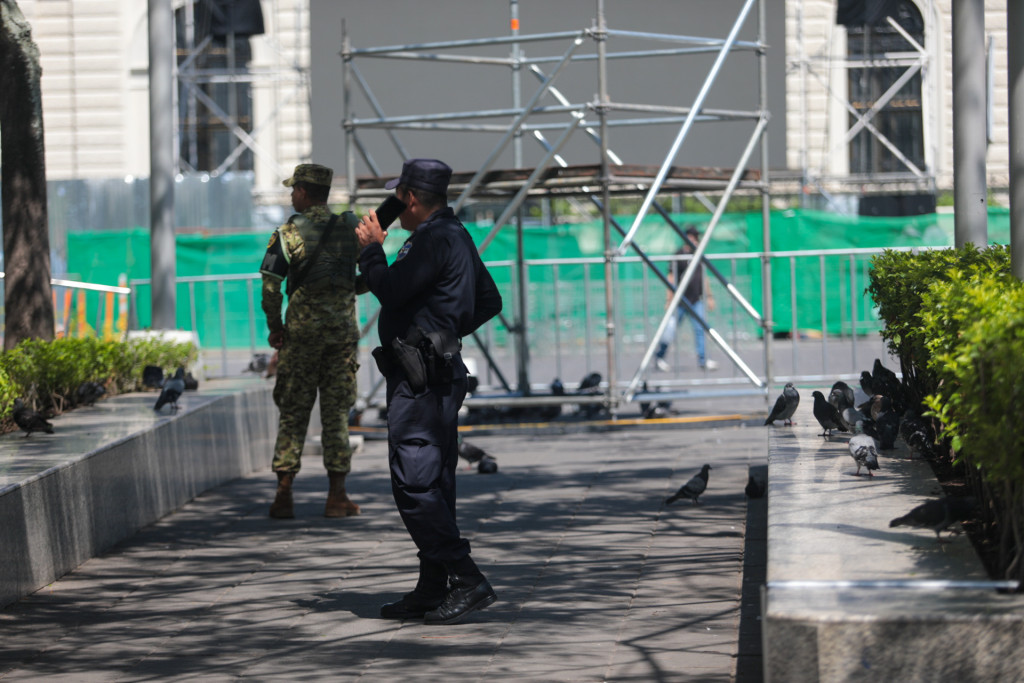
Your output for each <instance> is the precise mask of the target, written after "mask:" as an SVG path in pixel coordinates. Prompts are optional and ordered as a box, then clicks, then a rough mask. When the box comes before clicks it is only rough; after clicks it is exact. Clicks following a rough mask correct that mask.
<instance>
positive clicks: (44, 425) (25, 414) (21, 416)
mask: <svg viewBox="0 0 1024 683" xmlns="http://www.w3.org/2000/svg"><path fill="white" fill-rule="evenodd" d="M13 417H14V424H16V425H18V426H19V427H21V428H22V429H24V430H25V437H26V438H28V435H29V434H31V433H32V432H46V433H47V434H53V425H52V424H50V423H49V422H47V421H46V418H44V417H43V416H42V415H40V414H39V413H37V412H36V411H34V410H32V409H31V408H29V407H28V406H26V405H25V402H24V401H22V400H21V399H20V398H16V399H14V413H13Z"/></svg>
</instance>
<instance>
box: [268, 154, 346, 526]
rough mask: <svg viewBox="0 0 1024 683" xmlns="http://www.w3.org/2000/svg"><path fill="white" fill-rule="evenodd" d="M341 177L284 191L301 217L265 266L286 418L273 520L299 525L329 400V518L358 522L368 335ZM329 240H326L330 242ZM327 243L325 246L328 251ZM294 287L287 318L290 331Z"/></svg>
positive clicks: (277, 453) (308, 180) (301, 178)
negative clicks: (354, 427)
mask: <svg viewBox="0 0 1024 683" xmlns="http://www.w3.org/2000/svg"><path fill="white" fill-rule="evenodd" d="M333 175H334V172H333V171H332V170H331V169H330V168H327V167H326V166H320V165H319V164H300V165H298V166H296V167H295V172H294V173H293V174H292V177H291V178H288V179H287V180H285V181H284V185H285V187H290V188H292V194H291V200H292V207H293V208H294V209H295V211H297V212H298V213H296V214H295V215H293V216H292V217H291V218H289V219H288V222H287V223H285V224H284V225H282V226H281V227H279V228H278V229H277V230H276V231H274V234H273V235H271V236H270V242H269V244H268V245H267V252H266V255H265V256H264V259H263V263H262V265H261V266H260V273H261V274H262V276H263V297H262V306H263V312H264V313H265V314H266V316H267V327H268V328H269V329H270V337H269V338H268V341H269V342H270V345H271V346H272V347H273V348H275V349H278V354H279V360H278V368H277V380H276V382H277V383H276V384H275V385H274V403H276V404H277V407H278V409H279V410H280V423H279V425H278V433H277V443H276V445H275V446H274V460H273V470H274V471H275V472H276V473H277V479H278V487H277V495H276V497H275V498H274V502H273V504H272V505H271V506H270V516H271V517H276V518H292V517H294V516H295V513H294V510H293V504H292V482H293V480H294V479H295V475H296V474H297V473H298V471H299V468H300V466H301V458H302V446H303V443H304V442H305V440H306V429H307V427H308V425H309V415H310V412H311V411H312V409H313V404H314V403H315V401H316V398H317V392H318V391H319V393H320V422H321V424H322V426H323V431H322V444H323V451H324V467H325V468H326V469H327V474H328V477H329V479H330V489H329V492H328V496H327V504H326V506H325V508H324V516H326V517H348V516H351V515H358V514H359V506H358V505H356V504H355V503H353V502H352V501H351V500H349V498H348V495H347V494H346V492H345V476H346V475H347V474H348V473H349V471H350V470H351V467H352V448H351V446H350V445H349V439H348V413H349V410H350V409H351V408H352V405H353V403H355V399H356V371H357V370H358V369H359V363H358V356H357V345H358V342H359V326H358V323H357V322H356V315H355V267H356V258H357V256H358V243H357V241H356V237H355V226H356V225H357V224H358V219H357V218H356V216H355V215H354V214H352V213H351V212H348V211H346V212H345V213H343V214H341V215H340V216H334V215H332V214H331V211H330V210H329V209H328V208H327V196H328V193H329V192H330V187H331V178H332V176H333ZM325 235H326V239H325V238H324V236H325ZM321 242H323V244H320V243H321ZM286 278H287V294H288V308H287V310H286V312H285V322H284V323H283V324H282V322H281V307H282V303H283V299H284V296H283V294H282V292H281V285H282V283H283V282H285V279H286Z"/></svg>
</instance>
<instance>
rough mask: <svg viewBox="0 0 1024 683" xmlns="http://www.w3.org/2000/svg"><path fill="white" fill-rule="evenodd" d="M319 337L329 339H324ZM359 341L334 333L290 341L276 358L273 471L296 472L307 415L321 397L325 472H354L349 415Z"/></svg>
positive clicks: (307, 423) (352, 401)
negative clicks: (275, 434) (275, 440)
mask: <svg viewBox="0 0 1024 683" xmlns="http://www.w3.org/2000/svg"><path fill="white" fill-rule="evenodd" d="M323 337H333V338H328V339H324V338H323ZM358 369H359V361H358V340H357V339H352V340H341V341H339V340H338V338H337V337H336V336H333V335H316V336H313V335H310V336H304V338H303V339H301V340H294V339H292V340H289V341H286V342H285V345H284V347H283V348H282V349H281V350H280V352H279V354H278V366H277V383H276V384H275V385H274V403H276V404H277V407H278V410H279V411H280V414H281V418H280V422H279V423H278V430H277V443H276V444H275V446H274V461H273V469H274V471H275V472H298V471H299V469H300V467H301V466H302V462H301V461H302V446H303V444H304V443H305V440H306V430H307V428H308V427H309V416H310V413H311V412H312V410H313V405H314V403H316V398H317V393H318V392H319V394H320V424H321V426H322V427H323V431H322V432H321V443H322V444H323V450H324V467H325V468H326V469H327V471H328V472H335V473H339V474H347V473H348V472H349V471H350V470H351V469H352V448H351V446H350V445H349V440H348V413H349V410H350V409H351V408H352V405H353V404H354V403H355V400H356V371H357V370H358Z"/></svg>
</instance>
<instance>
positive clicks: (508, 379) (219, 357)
mask: <svg viewBox="0 0 1024 683" xmlns="http://www.w3.org/2000/svg"><path fill="white" fill-rule="evenodd" d="M880 251H881V250H879V249H845V250H824V251H784V252H783V251H780V252H773V253H772V254H771V255H770V257H771V258H770V261H771V268H772V273H773V292H772V296H773V302H774V304H773V310H774V312H775V320H774V326H773V329H774V330H775V334H774V335H773V339H771V340H766V339H764V335H763V333H762V328H761V327H760V325H759V324H757V323H756V321H754V320H752V319H751V318H750V316H749V315H748V314H747V313H746V312H745V311H744V309H743V307H742V306H740V305H739V304H738V303H737V302H736V301H735V300H734V299H733V297H732V296H731V295H730V294H729V292H728V291H727V290H726V288H725V287H724V286H723V285H721V283H720V282H718V281H717V280H715V279H714V278H710V277H709V278H708V282H709V286H710V287H711V291H712V293H713V294H714V298H715V301H716V304H717V305H716V306H715V308H714V310H712V311H709V312H708V314H707V319H708V323H709V325H710V326H711V327H713V328H715V329H716V330H718V331H719V334H721V336H722V338H723V339H724V340H725V341H726V342H727V343H728V344H729V345H730V346H731V347H732V348H733V349H734V350H735V352H736V353H737V355H738V356H739V357H740V358H742V359H743V361H744V362H745V363H746V364H747V365H748V366H749V367H750V368H751V369H752V370H753V371H754V372H755V373H757V375H758V376H759V377H762V378H764V377H768V376H769V374H768V373H767V370H769V369H770V370H771V373H770V376H771V378H772V380H773V382H775V383H782V382H785V381H796V382H805V383H806V382H813V381H831V379H832V378H839V377H845V378H853V377H857V376H859V373H860V371H861V370H862V369H866V368H870V366H871V363H872V361H873V359H874V358H875V357H881V358H883V360H884V359H885V358H886V357H887V352H886V350H885V346H884V344H883V342H882V341H881V338H880V336H879V334H878V331H879V330H880V329H881V323H880V322H879V320H878V317H877V313H876V310H875V307H874V304H873V302H872V301H871V299H870V297H869V296H868V295H867V293H866V291H865V290H866V288H867V285H868V271H869V267H870V260H871V257H872V256H874V255H875V254H877V253H880ZM706 257H707V258H708V259H709V260H710V261H711V262H712V263H713V264H714V265H715V266H717V268H718V270H720V271H721V272H722V273H723V274H724V275H725V276H726V278H727V279H729V281H730V282H731V284H732V285H733V286H734V287H735V288H736V289H737V290H738V291H739V292H740V293H741V294H742V295H743V296H744V297H745V298H746V299H747V300H748V301H750V302H753V304H754V306H755V307H757V308H760V307H761V302H762V300H763V299H762V293H761V286H762V285H761V277H760V269H761V267H762V265H761V259H762V254H760V253H757V252H752V253H739V254H706ZM673 258H677V257H672V256H664V257H653V258H652V259H651V260H652V261H654V262H655V263H657V264H658V266H659V267H661V268H663V269H667V268H668V267H669V266H670V262H671V261H672V259H673ZM487 265H488V267H489V268H490V269H491V272H492V273H493V274H494V277H495V280H496V281H497V282H498V283H499V287H500V288H501V289H502V296H503V297H504V299H505V301H506V308H505V311H503V313H502V317H501V319H499V318H496V319H495V320H492V321H491V322H489V323H488V324H487V325H485V326H484V328H482V329H481V330H480V331H479V332H478V333H477V335H476V337H475V338H469V339H466V340H464V344H465V350H464V354H463V355H464V356H465V357H466V358H468V359H469V360H470V363H471V364H472V365H474V366H475V368H476V374H477V376H478V377H479V378H480V381H481V386H482V387H484V388H485V390H489V391H492V392H494V393H496V394H500V393H501V392H512V391H515V390H518V389H519V387H517V386H513V383H514V382H515V380H516V379H517V375H516V373H515V371H514V368H515V366H516V363H517V361H518V359H517V358H516V356H515V353H516V351H515V342H514V339H513V336H512V335H511V334H510V333H509V331H508V329H507V327H506V323H507V324H509V325H511V324H516V322H517V321H515V320H514V317H515V315H514V312H513V310H512V306H511V304H512V302H515V301H517V296H518V291H517V287H518V286H519V285H518V283H517V279H516V263H515V262H514V261H489V262H488V263H487ZM524 266H525V267H524V268H523V272H524V273H525V286H526V288H527V302H528V311H527V325H528V326H529V327H528V329H529V330H530V335H529V342H530V343H529V347H528V350H527V353H528V356H529V357H528V359H527V360H526V363H525V365H526V368H527V372H526V374H527V378H528V380H529V383H530V390H531V393H536V392H546V391H547V390H548V388H549V385H550V383H551V382H552V381H553V379H554V378H556V377H557V378H559V379H560V380H561V381H562V382H563V384H564V385H565V387H566V388H567V389H569V390H572V388H573V387H574V386H575V385H576V384H578V381H577V380H581V379H582V378H583V377H584V376H585V375H587V374H588V373H590V372H598V373H601V374H604V368H605V363H606V362H607V355H608V354H607V344H608V339H609V338H608V335H607V330H606V322H607V310H606V306H605V296H604V281H603V276H604V275H603V274H604V261H603V259H602V258H567V259H537V260H527V261H525V262H524ZM614 277H615V278H616V282H615V286H614V291H615V295H616V300H615V304H614V308H613V311H614V316H615V320H614V321H613V322H614V329H615V330H616V334H615V336H614V338H613V343H614V345H615V347H614V357H615V362H616V366H617V367H618V368H621V369H622V372H621V373H620V374H619V382H618V384H620V385H622V386H624V385H625V381H626V380H627V379H628V374H629V373H631V372H632V371H633V370H634V369H635V368H637V367H639V363H640V359H641V358H642V356H643V354H644V352H645V350H646V349H647V348H648V347H649V346H650V344H651V343H652V339H653V335H654V333H655V332H656V331H657V328H658V324H659V322H660V320H661V317H662V315H663V314H664V311H665V304H666V300H667V290H666V288H665V286H664V285H663V284H662V282H661V281H660V280H659V279H658V278H657V277H655V276H654V275H653V274H652V273H651V271H650V269H649V267H648V266H647V265H645V264H644V263H643V262H642V260H641V259H640V258H637V257H622V258H619V259H617V260H616V268H615V269H614ZM129 284H130V285H131V291H132V308H133V311H137V310H138V306H139V304H140V303H143V302H145V301H146V300H145V298H144V297H145V296H146V293H147V292H148V289H149V281H148V280H132V281H131V282H130V283H129ZM239 290H241V291H243V292H244V296H245V301H246V302H247V305H246V306H245V307H244V309H239V310H228V309H227V307H226V306H225V303H224V302H225V300H226V299H227V298H229V297H228V296H227V295H228V294H230V293H232V292H238V291H239ZM178 292H179V301H182V300H183V299H184V300H185V301H187V302H188V305H187V311H188V313H187V319H188V321H189V324H190V325H191V328H190V329H191V330H192V331H195V332H197V333H198V331H199V330H203V329H217V330H219V334H218V335H217V337H216V338H209V337H210V336H212V335H209V334H208V337H207V338H202V337H200V345H201V351H202V354H203V356H202V363H203V365H204V367H205V374H206V375H207V376H208V377H223V376H230V375H234V374H237V373H240V372H243V371H244V370H245V368H246V366H247V365H248V363H249V361H250V360H251V358H252V356H253V355H254V354H256V353H269V352H270V349H269V347H267V345H266V341H265V340H266V327H265V324H264V322H263V313H262V310H261V308H260V278H259V275H248V274H247V275H234V276H223V275H219V276H196V277H182V278H179V279H178ZM233 300H234V299H233ZM143 305H145V304H144V303H143ZM178 309H179V320H180V319H181V317H182V316H183V315H184V310H183V309H182V306H181V305H180V304H179V306H178ZM377 309H378V304H377V302H376V299H374V298H373V297H372V295H371V296H363V297H359V299H358V301H357V316H358V318H359V323H360V326H361V328H363V329H364V330H365V331H366V333H365V334H364V338H363V339H362V341H361V342H360V359H361V366H362V367H361V369H360V378H359V379H360V394H361V397H362V398H363V399H364V400H367V401H368V402H371V403H372V402H373V401H375V400H378V399H381V398H382V397H381V396H380V395H378V394H382V392H379V391H378V389H379V384H380V377H379V376H378V375H377V374H376V368H375V367H374V366H373V361H372V360H371V358H370V354H369V352H370V349H371V348H372V347H373V346H375V345H376V333H375V330H373V329H372V328H373V325H372V322H373V320H375V318H376V312H377ZM136 319H137V318H135V317H133V320H136ZM210 319H213V320H215V321H216V322H217V324H216V325H214V326H211V325H210V324H209V321H210ZM200 322H203V323H204V324H200ZM691 335H692V333H691V332H690V326H689V325H685V324H684V325H681V326H680V328H679V331H678V332H677V337H676V340H675V342H674V343H673V346H672V349H671V352H670V354H669V360H670V361H671V365H672V367H673V368H677V370H676V371H673V372H668V373H649V374H648V375H647V377H646V381H647V382H648V387H649V388H651V389H654V390H686V391H687V393H688V395H689V396H691V397H700V396H702V395H704V394H703V393H701V391H698V389H701V390H705V391H712V390H721V391H736V390H742V389H749V390H752V391H753V390H755V389H754V387H753V386H752V385H751V384H750V382H749V380H748V378H747V377H746V376H744V375H743V373H740V372H737V371H736V370H735V369H734V368H732V367H731V364H730V363H729V360H728V356H727V355H726V354H724V353H722V352H721V350H720V349H717V348H716V347H715V344H714V341H713V339H712V338H711V337H710V336H709V337H708V339H707V344H708V355H709V357H710V358H712V359H717V360H718V362H719V364H720V368H719V370H718V371H717V372H715V373H710V372H705V371H702V370H699V369H698V368H696V363H695V360H694V357H693V355H692V354H691V353H690V352H689V349H692V344H693V340H692V336H691ZM239 340H244V341H241V342H240V341H239ZM767 344H772V345H773V350H774V352H773V353H772V354H770V357H771V362H772V365H771V367H770V368H769V367H768V366H767V365H766V359H767V358H768V357H769V354H767V353H766V346H767ZM771 390H772V388H771V387H769V391H771ZM756 391H757V392H758V393H763V392H764V390H763V389H757V390H756Z"/></svg>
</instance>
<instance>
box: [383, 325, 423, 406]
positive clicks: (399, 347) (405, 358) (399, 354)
mask: <svg viewBox="0 0 1024 683" xmlns="http://www.w3.org/2000/svg"><path fill="white" fill-rule="evenodd" d="M391 349H392V351H394V353H395V360H396V361H397V362H398V365H399V366H400V367H401V368H402V372H404V373H405V379H406V380H407V381H408V382H409V387H410V388H411V389H412V390H413V392H414V393H417V394H418V393H420V392H421V391H423V390H424V389H426V388H427V366H426V364H425V363H424V362H423V354H422V353H420V350H419V349H418V348H416V347H415V346H410V345H409V344H406V343H405V342H404V341H402V340H401V339H399V338H398V337H395V338H394V339H393V340H392V341H391Z"/></svg>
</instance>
